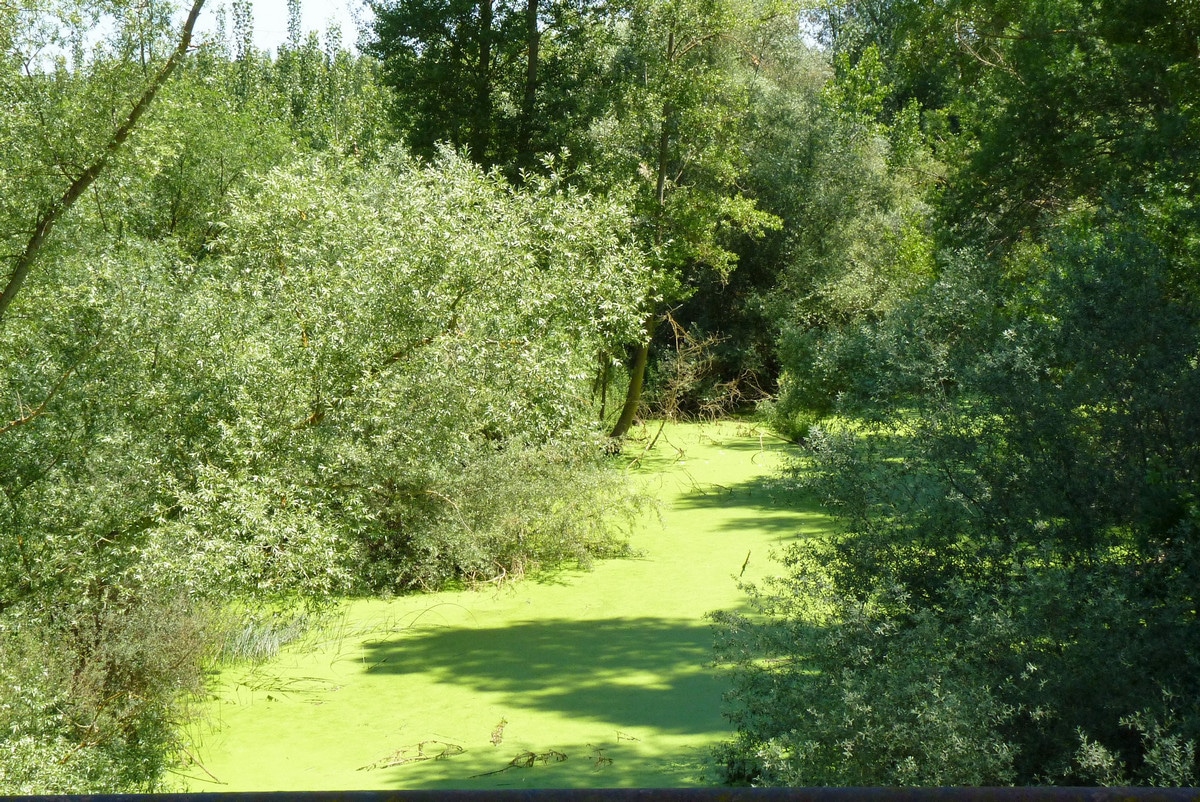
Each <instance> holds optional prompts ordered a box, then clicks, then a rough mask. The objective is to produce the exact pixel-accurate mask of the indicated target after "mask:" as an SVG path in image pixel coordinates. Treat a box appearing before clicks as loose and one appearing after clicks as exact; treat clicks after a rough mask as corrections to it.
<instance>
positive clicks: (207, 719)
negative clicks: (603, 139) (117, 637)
mask: <svg viewBox="0 0 1200 802" xmlns="http://www.w3.org/2000/svg"><path fill="white" fill-rule="evenodd" d="M657 431H658V428H657V426H655V427H654V429H652V430H650V431H649V432H647V435H646V441H645V443H643V444H642V445H640V446H636V447H631V448H630V449H629V454H628V460H629V461H630V464H629V467H628V470H629V471H630V473H631V474H633V477H634V479H635V480H636V481H638V482H641V483H643V485H644V487H645V488H646V490H647V492H648V494H649V495H650V496H651V497H653V498H654V499H656V500H657V503H656V504H654V505H651V508H650V509H649V510H648V511H647V513H646V514H645V515H644V516H643V517H642V519H641V520H640V521H639V522H637V524H636V525H635V526H634V529H633V531H632V532H631V534H630V539H631V546H632V549H633V553H634V556H631V557H628V558H623V559H616V560H608V561H602V562H599V563H597V564H596V565H594V566H592V567H591V568H590V569H588V570H577V569H562V570H557V571H554V572H550V573H545V574H542V575H539V576H531V577H526V578H524V579H521V580H519V581H512V582H507V583H503V584H499V585H488V586H483V587H479V588H473V589H467V590H459V591H451V592H441V593H434V594H423V595H414V596H407V597H397V598H392V599H353V600H345V601H343V603H342V604H340V605H339V607H338V610H337V612H336V613H335V614H333V615H331V616H328V617H326V619H325V620H324V621H323V622H322V623H321V624H320V625H319V626H316V627H314V628H312V629H311V630H310V631H309V632H308V633H307V634H306V635H304V636H303V637H302V638H300V639H299V640H297V641H295V642H293V643H290V644H288V645H287V646H285V647H284V648H283V649H282V650H281V651H280V652H279V653H278V655H277V656H275V657H274V658H272V659H270V660H267V661H265V662H260V663H243V664H239V665H234V666H230V667H227V668H226V669H224V670H223V671H222V673H221V675H220V676H219V677H218V678H217V682H216V683H215V684H214V687H213V689H212V693H211V695H210V698H209V699H208V700H207V701H206V702H205V703H204V705H203V709H202V710H201V711H200V715H198V716H197V717H196V720H195V722H194V723H193V724H191V725H190V728H189V733H188V735H189V741H190V745H191V746H190V749H189V754H188V760H187V765H184V766H182V767H180V768H179V769H178V777H179V779H180V781H181V782H182V783H183V786H184V788H185V789H186V790H188V791H192V792H201V791H267V790H278V791H292V790H297V791H298V790H343V789H364V790H368V789H395V788H463V789H471V788H502V787H519V788H523V787H563V788H566V787H679V786H692V785H704V784H710V783H711V782H713V779H712V776H711V775H710V774H709V772H708V770H707V767H706V761H707V759H708V756H709V753H710V750H711V748H712V747H713V746H714V745H716V744H718V743H719V742H721V741H722V740H725V739H728V738H729V737H731V735H732V734H733V733H732V730H731V727H730V725H729V724H728V722H727V721H725V719H724V718H723V717H722V694H723V693H724V692H725V690H726V689H727V681H726V678H725V677H723V676H722V673H721V671H720V670H719V669H717V668H715V667H714V666H713V657H712V645H713V633H712V629H711V627H710V625H709V622H708V620H707V619H706V617H705V616H706V614H707V613H709V612H711V611H714V610H732V609H738V608H739V607H742V606H744V605H745V596H744V594H743V592H742V591H741V590H740V589H739V582H741V581H753V580H756V579H759V578H761V577H763V576H766V575H768V574H769V573H772V572H774V573H778V566H777V565H773V564H772V561H771V554H772V551H773V550H774V549H777V548H778V547H779V546H781V545H783V544H786V543H788V542H791V541H793V540H795V539H796V538H803V537H811V536H814V535H820V534H821V533H823V532H825V531H828V529H829V527H830V525H831V523H830V519H829V518H828V517H827V516H825V515H824V514H823V513H822V512H821V510H820V509H819V508H818V507H817V506H816V505H815V504H813V503H811V502H805V501H804V500H803V499H801V498H799V497H797V495H796V494H795V493H794V491H791V490H790V489H789V488H788V487H787V486H786V485H785V484H784V483H782V482H780V481H779V480H778V478H777V477H778V467H779V464H780V463H779V460H780V459H781V455H782V454H783V453H784V452H785V451H786V449H787V448H788V445H787V444H786V443H784V442H782V441H781V440H780V439H778V438H777V437H774V436H772V435H770V434H769V433H768V432H767V431H766V430H764V429H760V428H757V427H755V426H754V425H752V424H749V423H744V422H720V423H709V424H686V425H669V426H667V427H665V428H664V429H663V430H662V431H661V434H659V435H658V438H657V440H656V441H654V444H653V448H652V449H649V450H647V451H644V452H643V447H644V445H645V444H648V443H649V442H650V440H651V439H653V437H654V435H655V433H656V432H657Z"/></svg>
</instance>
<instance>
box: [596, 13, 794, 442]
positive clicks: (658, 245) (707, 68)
mask: <svg viewBox="0 0 1200 802" xmlns="http://www.w3.org/2000/svg"><path fill="white" fill-rule="evenodd" d="M787 10H788V9H787V6H786V5H784V4H778V3H777V4H768V5H762V4H757V3H753V2H742V0H719V1H718V2H708V1H707V0H703V1H701V2H696V1H695V0H671V1H670V2H661V1H660V0H650V1H649V2H634V3H633V4H632V5H631V6H630V7H629V8H628V10H627V22H625V23H624V24H623V26H622V34H623V35H622V42H621V48H620V50H619V51H618V53H617V55H616V57H615V60H614V63H615V65H616V70H615V72H616V75H617V76H618V81H617V84H618V86H620V87H621V89H620V94H619V95H618V96H617V97H616V98H615V99H614V102H613V104H612V108H611V111H610V113H609V115H608V118H607V119H606V120H605V121H604V124H603V125H602V126H600V127H599V130H600V132H601V133H600V136H601V140H602V144H601V149H602V151H603V153H604V157H605V160H606V161H607V165H606V167H607V170H608V174H609V175H612V176H622V177H626V178H628V179H632V180H633V181H634V182H635V187H636V189H635V192H636V197H637V206H638V210H639V213H640V235H641V238H642V241H643V243H644V245H645V247H646V248H647V249H648V250H649V251H650V252H651V253H652V254H653V262H654V264H655V270H654V277H653V282H654V286H653V290H652V293H651V297H654V298H656V299H657V301H656V302H655V303H654V304H652V305H651V306H650V307H649V308H647V309H646V318H645V324H644V326H643V337H642V339H641V341H640V342H639V343H637V344H636V345H635V346H634V348H633V349H632V353H631V358H630V361H629V364H628V369H629V385H628V389H627V391H626V397H625V402H624V405H623V407H622V410H621V413H620V416H619V417H618V419H617V422H616V424H615V425H614V427H613V429H612V435H613V436H614V437H620V436H622V435H624V434H625V433H626V432H628V431H629V428H630V426H631V425H632V424H633V422H634V419H635V418H636V416H637V413H638V409H639V406H640V404H641V394H642V388H643V384H644V381H645V375H646V366H647V363H648V361H649V355H650V341H651V338H652V337H653V335H654V330H655V328H656V326H657V321H658V318H659V314H660V308H659V307H660V305H665V304H669V303H672V302H674V301H678V300H679V299H681V298H683V297H685V296H686V295H687V293H688V289H687V286H688V283H689V281H691V280H692V278H693V277H694V276H695V275H697V274H698V273H699V272H702V271H706V270H708V271H716V273H718V274H719V275H722V276H724V275H728V273H729V271H731V270H732V269H733V268H734V265H735V263H736V257H735V255H734V254H733V252H732V251H730V250H729V249H728V248H727V247H726V245H727V235H728V234H729V233H730V232H731V231H733V230H741V231H744V232H749V233H752V234H755V233H760V232H761V231H763V230H764V229H765V228H767V227H771V226H774V225H777V220H776V219H775V218H773V217H772V216H771V215H768V214H765V213H763V212H761V211H760V210H759V209H758V208H757V207H756V205H755V203H754V201H753V200H752V199H751V198H749V197H747V196H746V195H744V194H743V193H742V192H741V190H740V188H739V181H740V179H741V178H742V177H743V176H744V175H745V173H746V171H747V167H748V165H747V164H746V160H745V157H744V153H745V151H744V149H743V142H744V139H745V136H746V133H747V130H746V125H747V121H748V119H749V115H748V111H749V103H750V93H749V92H748V91H747V90H748V85H749V84H750V83H751V82H753V81H754V80H755V75H756V68H757V67H758V66H759V65H760V64H761V63H762V61H763V60H764V59H766V58H769V52H768V48H767V46H766V44H765V43H766V42H767V41H768V40H767V39H766V38H764V37H763V36H762V32H763V29H764V28H767V27H769V26H771V25H772V24H773V23H774V21H775V20H776V19H777V18H779V17H781V16H783V15H785V14H786V12H787Z"/></svg>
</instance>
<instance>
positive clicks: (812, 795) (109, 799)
mask: <svg viewBox="0 0 1200 802" xmlns="http://www.w3.org/2000/svg"><path fill="white" fill-rule="evenodd" d="M4 799H6V800H10V801H11V802H59V801H61V802H550V801H551V800H566V802H860V801H861V802H1200V788H1049V787H1031V788H598V789H574V788H572V789H545V788H539V789H528V790H519V789H501V790H486V791H428V790H421V791H305V792H270V793H237V794H144V795H138V794H115V795H96V796H27V797H21V796H14V797H5V798H4Z"/></svg>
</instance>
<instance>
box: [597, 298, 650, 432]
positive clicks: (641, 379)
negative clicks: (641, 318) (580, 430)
mask: <svg viewBox="0 0 1200 802" xmlns="http://www.w3.org/2000/svg"><path fill="white" fill-rule="evenodd" d="M657 326H658V315H657V314H651V315H650V316H649V317H648V318H646V340H645V341H644V342H643V343H642V344H641V345H639V346H638V349H637V351H635V352H634V354H633V362H632V363H631V364H630V366H629V389H628V390H626V391H625V405H624V406H623V407H621V417H619V418H617V422H616V424H614V425H613V428H612V431H611V432H609V434H608V436H609V437H624V436H625V435H626V434H628V433H629V430H630V428H632V427H633V422H634V420H635V419H636V418H637V413H638V408H639V407H641V405H642V385H643V384H644V383H645V381H646V363H647V362H649V361H650V341H651V340H653V339H654V330H655V328H657Z"/></svg>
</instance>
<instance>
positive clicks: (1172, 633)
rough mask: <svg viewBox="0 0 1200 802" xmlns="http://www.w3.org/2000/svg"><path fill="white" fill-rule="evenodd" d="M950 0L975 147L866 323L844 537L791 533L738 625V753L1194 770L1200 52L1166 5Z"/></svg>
mask: <svg viewBox="0 0 1200 802" xmlns="http://www.w3.org/2000/svg"><path fill="white" fill-rule="evenodd" d="M939 6H940V8H941V12H944V13H943V14H942V15H941V16H939V17H938V18H939V19H940V20H941V21H942V22H943V23H945V26H944V27H942V28H940V29H936V30H932V31H927V32H928V33H930V34H931V35H934V36H935V38H936V36H939V35H940V36H943V37H949V40H950V41H954V42H956V46H957V47H958V48H959V49H960V52H961V54H962V56H963V57H964V58H965V60H966V61H967V62H969V63H971V64H973V65H974V67H973V69H972V70H970V71H965V72H964V73H962V74H960V75H959V77H958V78H957V79H956V80H955V81H953V82H951V83H948V84H945V86H946V87H948V88H949V89H950V90H951V91H950V94H949V99H948V100H947V103H946V106H945V107H944V108H943V109H941V110H937V109H934V110H928V109H927V110H925V115H924V119H925V121H926V125H927V130H929V131H930V132H931V133H934V134H936V136H935V138H934V145H935V147H937V148H939V149H940V151H941V152H942V153H961V154H964V155H965V157H966V158H964V159H963V160H962V162H961V163H960V164H959V166H958V168H957V169H956V170H953V171H952V172H951V173H950V175H949V176H948V178H947V185H946V187H945V189H944V190H943V192H942V193H941V195H940V197H939V198H937V201H938V213H939V216H940V218H941V221H942V228H941V230H939V231H938V232H937V241H938V244H939V245H941V246H942V247H941V250H940V251H937V252H935V256H934V260H935V261H934V268H935V269H934V274H933V276H932V281H931V282H930V283H929V284H928V286H926V287H925V288H923V289H922V290H921V291H919V292H918V293H916V294H915V295H913V296H911V297H909V298H908V299H906V300H904V301H903V302H902V303H901V304H900V305H899V306H898V307H896V308H894V309H892V310H891V311H890V312H889V313H888V314H887V315H886V316H884V317H882V318H881V319H878V320H875V321H868V322H866V323H865V324H864V325H859V326H858V327H856V330H855V331H854V332H853V337H852V338H847V339H852V340H853V342H852V343H851V345H852V347H853V350H854V355H855V356H856V357H857V358H856V359H855V360H854V361H850V360H842V361H841V362H840V363H838V364H840V365H842V366H853V369H852V370H844V372H843V373H842V375H841V376H840V378H841V379H842V380H843V384H842V386H841V392H840V396H839V399H838V400H839V407H838V408H839V409H840V410H841V411H843V412H846V413H851V414H855V415H857V416H860V417H859V418H858V420H859V421H860V423H858V424H857V425H855V426H852V427H845V430H843V431H837V429H836V427H835V425H833V424H830V425H829V426H828V427H826V428H824V429H822V428H821V427H818V428H816V429H814V431H813V433H812V434H811V435H810V442H811V445H812V449H813V450H812V454H811V456H812V457H814V458H815V459H816V465H817V470H816V472H815V476H814V477H813V481H812V483H813V486H814V487H815V488H816V489H818V490H819V491H820V492H821V493H822V495H823V497H824V498H825V499H826V500H827V502H828V503H829V504H830V505H831V506H832V507H833V508H834V509H835V510H837V511H838V513H839V515H840V516H841V517H842V519H843V521H844V522H845V525H846V529H845V531H844V532H843V533H842V534H840V535H838V536H835V537H834V538H833V539H831V540H830V541H828V542H825V543H819V544H814V543H810V544H803V545H799V546H796V547H794V548H793V549H791V550H790V551H789V554H788V556H787V563H786V568H787V573H786V575H785V576H784V577H782V578H781V579H780V580H778V581H777V582H775V583H772V584H770V585H768V586H766V587H763V588H759V589H754V590H752V598H753V599H754V603H755V607H756V609H757V610H758V611H759V612H761V613H762V614H763V617H762V618H759V619H754V618H751V617H742V616H727V617H724V618H723V619H722V638H723V641H722V645H721V651H722V653H723V654H724V655H725V656H726V657H727V658H728V659H729V660H730V661H731V662H732V663H734V664H735V665H736V667H737V668H736V673H737V679H736V680H735V688H736V689H735V693H734V696H733V700H734V705H733V707H732V709H731V711H730V713H731V715H732V716H733V718H734V720H735V722H736V723H737V725H738V728H739V734H740V735H739V740H738V741H737V742H735V743H732V744H730V745H729V746H728V748H727V750H725V752H724V753H723V758H724V759H725V760H726V766H727V767H728V770H729V773H730V776H732V777H739V778H744V779H755V778H756V779H757V780H758V781H761V782H771V783H785V784H791V783H799V784H813V783H835V784H840V783H847V782H853V783H865V784H922V785H923V784H937V785H943V784H957V783H970V784H994V783H1017V784H1030V783H1046V782H1049V783H1057V782H1062V783H1066V784H1126V783H1139V784H1167V785H1180V784H1183V785H1188V784H1192V783H1194V782H1195V778H1196V776H1197V771H1198V769H1200V764H1198V761H1197V752H1196V743H1198V742H1200V720H1197V717H1196V715H1195V710H1194V706H1190V705H1189V704H1187V703H1186V702H1183V701H1182V700H1183V699H1186V698H1192V697H1194V695H1195V693H1196V689H1195V687H1194V686H1195V677H1194V674H1193V673H1192V672H1191V671H1190V670H1189V669H1188V668H1185V667H1186V666H1191V665H1194V664H1195V662H1196V660H1197V659H1198V657H1197V655H1198V654H1200V647H1198V645H1197V644H1198V643H1200V640H1198V637H1200V630H1198V629H1197V626H1196V618H1195V614H1194V607H1195V604H1194V601H1195V598H1194V590H1193V589H1192V588H1194V587H1195V583H1196V581H1197V572H1198V571H1200V564H1198V563H1197V560H1196V550H1195V548H1194V540H1195V538H1194V533H1195V529H1196V526H1197V519H1196V505H1195V504H1194V491H1193V489H1192V487H1191V484H1192V482H1191V479H1190V477H1192V476H1193V475H1194V473H1195V471H1196V470H1197V452H1196V449H1195V448H1194V447H1193V446H1192V443H1194V442H1195V440H1196V435H1195V432H1194V429H1195V427H1196V423H1197V421H1198V420H1200V417H1198V414H1197V406H1196V404H1197V402H1196V399H1197V398H1198V397H1200V396H1198V395H1197V393H1196V388H1197V382H1198V381H1200V375H1198V373H1197V369H1196V363H1195V359H1194V354H1195V352H1196V348H1197V342H1198V337H1200V328H1198V325H1197V323H1198V321H1200V313H1198V311H1197V310H1200V297H1197V294H1196V282H1195V281H1194V279H1193V277H1192V275H1191V274H1192V272H1193V271H1192V267H1191V266H1192V265H1194V263H1195V258H1196V253H1195V251H1196V241H1197V239H1196V231H1197V225H1198V223H1200V219H1198V217H1197V215H1196V211H1195V209H1196V203H1195V193H1194V189H1193V188H1192V187H1191V185H1190V184H1189V183H1187V182H1181V181H1179V180H1178V176H1179V175H1180V172H1179V171H1180V170H1181V169H1182V170H1184V171H1187V170H1194V166H1195V164H1196V163H1197V162H1200V158H1198V154H1197V153H1196V151H1195V149H1194V142H1189V141H1185V140H1184V139H1183V138H1181V137H1183V132H1184V131H1193V132H1194V131H1195V126H1196V116H1195V109H1194V108H1193V105H1194V104H1192V102H1191V101H1190V97H1191V96H1192V94H1193V93H1194V90H1195V88H1196V87H1195V86H1194V81H1195V78H1196V72H1195V70H1194V69H1192V68H1191V67H1190V66H1188V62H1187V57H1185V56H1184V53H1185V52H1186V48H1185V47H1183V46H1182V45H1180V44H1179V43H1176V42H1175V40H1174V38H1173V37H1174V35H1175V30H1176V29H1174V28H1173V29H1172V30H1171V31H1170V32H1168V31H1167V29H1166V28H1165V27H1162V26H1164V25H1166V24H1167V23H1166V17H1165V16H1163V14H1164V13H1165V10H1164V7H1162V6H1158V5H1154V6H1151V7H1137V8H1135V7H1134V6H1132V5H1127V4H1076V3H1004V4H995V3H973V2H965V3H955V4H939ZM1177 21H1178V23H1179V29H1181V30H1184V31H1192V30H1193V29H1194V22H1195V20H1193V19H1191V18H1190V16H1189V15H1188V14H1187V13H1182V14H1181V15H1180V16H1179V18H1178V20H1177ZM895 30H897V29H893V31H895ZM1188 35H1191V34H1188ZM901 39H903V37H901ZM862 52H863V55H864V56H865V54H866V53H869V49H866V50H864V51H862ZM859 63H860V64H861V63H862V60H861V59H860V62H859ZM1048 98H1053V102H1051V101H1049V100H1048ZM943 112H951V113H952V114H953V115H954V116H955V117H956V118H957V120H958V125H959V127H958V129H957V132H955V131H952V130H950V129H948V128H939V127H938V121H939V119H945V117H944V116H943V114H942V113H943ZM1150 142H1154V143H1155V146H1153V147H1151V146H1150V145H1149V143H1150ZM1160 148H1161V150H1160ZM1168 152H1170V153H1171V154H1172V155H1171V156H1170V157H1169V158H1168V157H1167V156H1166V155H1165V154H1166V153H1168ZM1175 160H1178V161H1175ZM1167 161H1171V162H1172V163H1170V164H1167V163H1166V162H1167ZM847 350H848V351H849V350H850V349H847ZM764 658H766V659H764Z"/></svg>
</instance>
